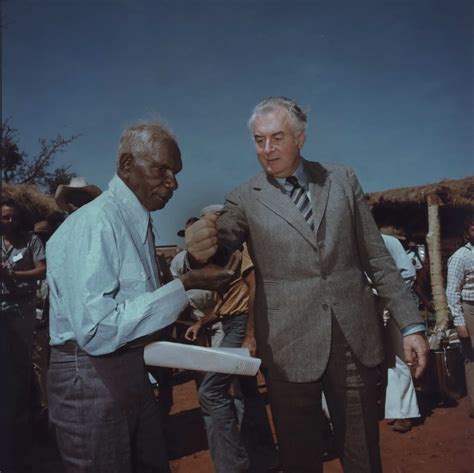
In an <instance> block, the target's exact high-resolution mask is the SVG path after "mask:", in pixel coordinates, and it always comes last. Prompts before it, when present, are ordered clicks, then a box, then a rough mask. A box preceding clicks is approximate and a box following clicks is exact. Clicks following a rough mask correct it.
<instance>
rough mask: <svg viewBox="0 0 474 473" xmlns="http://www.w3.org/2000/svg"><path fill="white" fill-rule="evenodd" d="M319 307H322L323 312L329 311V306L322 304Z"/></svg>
mask: <svg viewBox="0 0 474 473" xmlns="http://www.w3.org/2000/svg"><path fill="white" fill-rule="evenodd" d="M321 307H322V308H323V309H324V310H328V309H329V306H328V305H327V304H323V305H322V306H321Z"/></svg>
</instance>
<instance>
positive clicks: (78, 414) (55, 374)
mask: <svg viewBox="0 0 474 473" xmlns="http://www.w3.org/2000/svg"><path fill="white" fill-rule="evenodd" d="M48 400H49V414H50V422H51V424H52V425H53V426H54V428H55V430H56V437H57V441H58V447H59V451H60V453H61V458H62V460H63V464H64V466H65V471H67V473H132V472H133V473H169V471H170V469H169V465H168V459H167V455H166V449H165V443H164V438H163V432H162V423H161V415H160V411H159V408H158V404H157V402H156V401H155V399H154V397H153V392H152V387H151V384H150V383H149V381H148V375H147V373H146V370H145V366H144V363H143V349H140V348H135V349H128V350H121V351H119V352H116V353H113V354H111V355H105V356H97V357H94V356H90V355H88V354H87V353H85V352H84V351H83V350H81V349H80V348H79V346H78V345H77V344H76V343H75V342H72V341H71V342H66V344H64V345H61V346H57V347H55V346H53V347H52V349H51V361H50V368H49V373H48Z"/></svg>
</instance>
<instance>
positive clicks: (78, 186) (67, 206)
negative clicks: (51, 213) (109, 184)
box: [54, 176, 102, 214]
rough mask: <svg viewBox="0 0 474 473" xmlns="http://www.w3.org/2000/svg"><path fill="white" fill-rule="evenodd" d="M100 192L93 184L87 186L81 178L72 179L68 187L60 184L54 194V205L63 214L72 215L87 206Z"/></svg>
mask: <svg viewBox="0 0 474 473" xmlns="http://www.w3.org/2000/svg"><path fill="white" fill-rule="evenodd" d="M101 193H102V191H101V190H100V189H99V188H98V187H97V186H94V185H93V184H88V183H87V181H86V179H85V178H84V177H82V176H77V177H73V178H72V179H71V181H70V182H69V184H68V185H65V184H60V185H59V186H58V187H57V189H56V192H55V194H54V200H55V201H56V205H57V206H58V207H59V208H60V209H61V210H62V211H63V212H65V213H67V214H72V213H73V212H75V211H76V210H77V209H79V208H81V207H82V206H83V205H85V204H88V203H89V202H91V201H92V200H94V199H95V198H96V197H98V196H99V195H100V194H101Z"/></svg>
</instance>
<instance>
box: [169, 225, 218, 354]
mask: <svg viewBox="0 0 474 473" xmlns="http://www.w3.org/2000/svg"><path fill="white" fill-rule="evenodd" d="M198 220H199V218H197V217H189V218H188V219H187V220H186V224H185V226H184V228H183V229H181V230H179V231H178V232H177V235H178V236H179V237H184V232H185V230H186V228H188V227H189V226H190V225H192V224H193V223H194V222H197V221H198ZM185 258H186V251H185V250H183V251H180V252H179V253H178V254H177V255H176V256H175V257H174V258H173V260H172V261H171V264H170V270H171V274H172V275H173V277H174V278H178V277H180V276H181V275H183V274H184V273H185V272H186V259H185ZM187 294H188V297H189V306H190V318H191V319H192V320H193V321H194V322H195V321H198V320H201V319H202V318H204V317H206V316H209V315H210V314H214V307H215V305H216V302H217V299H216V294H215V293H214V292H212V291H203V290H199V289H192V290H191V291H188V293H187ZM208 333H209V338H210V344H211V346H213V347H215V346H219V345H220V343H221V341H222V339H223V338H224V332H223V330H222V323H221V322H220V321H215V323H213V324H212V326H211V327H209V332H208Z"/></svg>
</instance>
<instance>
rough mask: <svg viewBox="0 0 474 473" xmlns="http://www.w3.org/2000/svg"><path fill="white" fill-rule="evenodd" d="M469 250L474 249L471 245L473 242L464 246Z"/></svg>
mask: <svg viewBox="0 0 474 473" xmlns="http://www.w3.org/2000/svg"><path fill="white" fill-rule="evenodd" d="M464 246H465V247H466V248H467V249H468V250H471V251H472V249H473V246H472V245H471V242H470V241H468V242H467V243H466V244H465V245H464Z"/></svg>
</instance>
